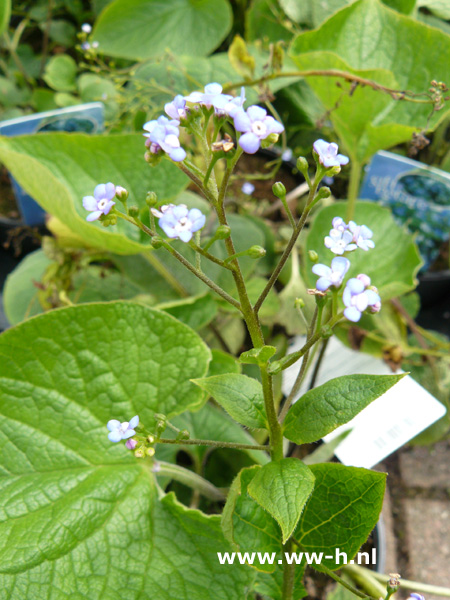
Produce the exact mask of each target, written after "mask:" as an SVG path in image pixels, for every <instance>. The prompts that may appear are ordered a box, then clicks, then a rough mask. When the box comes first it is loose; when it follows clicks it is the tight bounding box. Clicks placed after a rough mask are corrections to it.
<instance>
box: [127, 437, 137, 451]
mask: <svg viewBox="0 0 450 600" xmlns="http://www.w3.org/2000/svg"><path fill="white" fill-rule="evenodd" d="M136 446H137V441H136V440H133V438H130V439H129V440H127V441H126V442H125V447H126V448H128V450H134V449H135V448H136Z"/></svg>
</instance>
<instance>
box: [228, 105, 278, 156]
mask: <svg viewBox="0 0 450 600" xmlns="http://www.w3.org/2000/svg"><path fill="white" fill-rule="evenodd" d="M233 118H234V127H235V129H236V131H241V132H242V133H243V134H244V135H241V137H240V138H239V146H240V147H241V148H242V149H243V150H244V152H247V154H255V152H257V150H259V148H260V146H261V141H262V140H265V139H266V138H267V137H269V135H270V134H272V133H281V132H282V131H284V127H283V125H282V124H281V123H279V122H278V121H276V120H275V119H274V118H273V117H270V116H268V114H267V111H266V110H264V108H261V107H260V106H249V107H248V108H247V110H246V111H244V109H240V110H238V111H237V112H236V113H235V114H234V116H233Z"/></svg>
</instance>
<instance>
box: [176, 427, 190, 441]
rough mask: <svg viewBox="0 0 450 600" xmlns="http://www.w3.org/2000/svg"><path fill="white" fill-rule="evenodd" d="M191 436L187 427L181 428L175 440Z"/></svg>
mask: <svg viewBox="0 0 450 600" xmlns="http://www.w3.org/2000/svg"><path fill="white" fill-rule="evenodd" d="M190 437H191V434H190V433H189V431H188V430H187V429H182V430H181V431H180V432H179V434H178V435H177V440H188V439H189V438H190Z"/></svg>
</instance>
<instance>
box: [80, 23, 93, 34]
mask: <svg viewBox="0 0 450 600" xmlns="http://www.w3.org/2000/svg"><path fill="white" fill-rule="evenodd" d="M81 31H82V32H83V33H91V31H92V25H89V23H83V25H82V26H81Z"/></svg>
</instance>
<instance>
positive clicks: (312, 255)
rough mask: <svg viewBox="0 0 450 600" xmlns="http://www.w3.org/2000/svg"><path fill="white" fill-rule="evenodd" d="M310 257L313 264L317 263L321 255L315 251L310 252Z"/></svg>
mask: <svg viewBox="0 0 450 600" xmlns="http://www.w3.org/2000/svg"><path fill="white" fill-rule="evenodd" d="M308 257H309V260H310V261H311V262H313V263H316V262H317V261H318V260H319V255H318V254H317V252H315V251H314V250H308Z"/></svg>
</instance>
